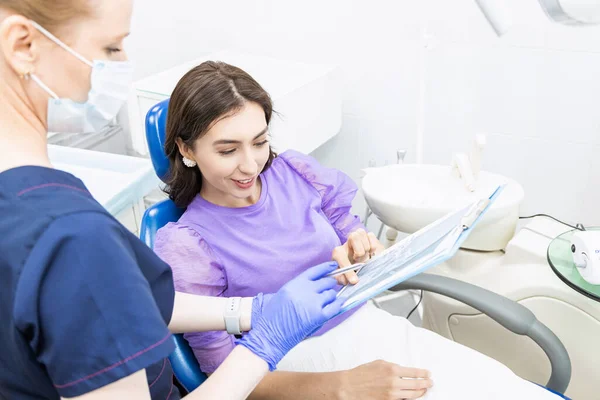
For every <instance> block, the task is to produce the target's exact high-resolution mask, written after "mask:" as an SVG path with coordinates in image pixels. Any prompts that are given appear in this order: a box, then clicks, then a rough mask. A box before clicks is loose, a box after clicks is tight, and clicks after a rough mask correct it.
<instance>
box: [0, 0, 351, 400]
mask: <svg viewBox="0 0 600 400" xmlns="http://www.w3.org/2000/svg"><path fill="white" fill-rule="evenodd" d="M131 9H132V2H131V0H52V1H50V0H0V238H1V239H0V320H1V321H2V323H1V324H0V399H23V400H33V399H36V400H37V399H60V398H77V399H83V400H97V399H124V398H126V399H133V400H137V399H161V400H162V399H169V400H174V399H179V398H180V395H179V393H178V390H177V388H176V387H174V386H173V376H172V371H171V368H170V364H169V362H168V359H167V357H168V355H169V354H170V353H171V352H172V351H173V349H174V345H173V342H172V340H171V332H188V331H202V330H223V329H225V322H224V318H223V310H225V308H226V307H231V308H233V309H234V310H239V311H237V312H236V313H234V314H233V321H232V323H233V324H234V325H236V326H237V327H238V328H241V329H242V330H250V328H252V329H251V331H250V333H249V334H247V335H245V336H244V337H243V339H241V340H239V341H238V346H237V347H236V349H235V350H234V351H233V353H231V355H230V356H229V358H228V359H227V360H226V362H225V363H224V364H223V365H222V366H221V367H220V368H219V370H217V372H216V373H215V374H214V375H212V376H211V377H210V379H209V380H208V381H207V382H206V383H205V384H203V385H202V386H201V387H200V388H198V389H197V390H196V391H194V392H193V393H191V394H190V395H189V396H188V398H189V399H190V400H193V399H199V398H202V399H243V398H246V397H247V396H248V394H249V393H250V392H251V391H252V389H253V388H254V386H255V385H256V384H257V383H258V382H259V381H260V380H261V378H262V377H263V376H264V374H266V373H267V372H268V371H269V370H273V369H274V368H275V366H276V365H277V363H278V362H279V360H281V358H282V357H283V356H284V355H285V354H286V353H287V352H288V351H289V350H290V349H292V348H293V347H294V346H295V345H296V344H298V343H299V342H300V341H301V340H303V339H304V338H305V337H306V336H307V335H309V334H310V333H312V332H313V331H314V330H316V329H317V328H318V327H320V325H321V324H323V323H324V322H326V321H327V320H328V319H329V318H331V317H333V316H334V315H336V314H337V313H338V312H339V310H340V303H339V302H338V301H336V300H335V291H334V290H333V289H334V287H335V285H336V281H335V280H334V279H333V278H325V277H324V276H325V275H326V274H327V273H328V272H330V271H332V270H334V269H335V268H336V267H337V266H336V265H335V264H331V263H329V264H323V265H320V266H317V267H314V268H312V269H309V270H308V271H306V272H305V273H303V274H302V275H300V276H299V277H297V278H295V279H294V280H292V281H290V282H289V283H288V284H286V285H285V286H284V287H283V288H282V289H281V290H280V291H279V292H278V293H276V294H274V295H259V296H257V297H256V298H246V299H242V300H241V302H238V301H237V300H235V301H230V300H229V299H220V298H219V299H215V298H203V297H199V296H192V295H185V294H181V293H177V294H176V293H175V291H174V288H173V280H172V275H171V270H170V268H169V266H168V265H166V264H165V263H163V262H162V261H161V260H160V259H159V258H158V257H156V256H155V255H154V253H153V252H152V251H151V250H150V249H149V248H147V247H146V246H145V245H144V244H143V243H142V242H141V241H139V240H138V239H137V238H136V237H135V236H134V235H132V234H131V233H129V232H127V231H126V229H125V228H124V227H123V226H121V225H120V224H119V223H118V222H116V221H115V220H114V218H112V217H111V216H110V215H109V214H108V213H107V212H106V211H105V210H104V209H103V208H102V207H101V206H100V204H99V203H98V202H96V201H95V200H94V198H93V197H92V196H91V195H90V193H89V192H88V190H87V188H86V187H85V186H84V184H83V183H82V182H81V181H80V180H79V179H77V178H76V177H74V176H72V175H70V174H68V173H65V172H62V171H58V170H55V169H53V167H52V165H51V164H50V161H49V158H48V150H47V133H48V132H71V133H81V132H91V131H98V130H100V129H102V128H103V127H105V126H106V125H107V124H108V123H109V122H110V121H111V120H112V119H113V118H114V117H115V116H116V114H117V112H118V111H119V109H120V108H121V106H122V104H123V103H124V101H125V99H126V95H127V91H128V89H129V85H130V83H131V79H132V68H131V65H130V64H129V63H128V62H127V61H126V59H127V57H126V55H125V52H124V51H123V40H124V38H125V37H126V36H127V34H128V32H129V26H130V17H131Z"/></svg>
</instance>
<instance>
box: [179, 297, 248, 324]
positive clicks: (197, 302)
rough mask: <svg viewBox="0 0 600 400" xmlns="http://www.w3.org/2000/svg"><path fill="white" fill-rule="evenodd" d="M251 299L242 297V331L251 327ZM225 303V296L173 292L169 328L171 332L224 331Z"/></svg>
mask: <svg viewBox="0 0 600 400" xmlns="http://www.w3.org/2000/svg"><path fill="white" fill-rule="evenodd" d="M252 300H253V298H252V297H244V298H242V303H241V306H240V308H241V318H240V328H241V330H242V331H244V332H247V331H249V330H250V328H251V316H252ZM226 304H227V298H226V297H209V296H198V295H194V294H188V293H181V292H175V304H174V306H173V314H172V316H171V321H170V323H169V330H170V331H171V332H173V333H187V332H207V331H224V330H225V320H224V318H223V315H224V311H225V306H226Z"/></svg>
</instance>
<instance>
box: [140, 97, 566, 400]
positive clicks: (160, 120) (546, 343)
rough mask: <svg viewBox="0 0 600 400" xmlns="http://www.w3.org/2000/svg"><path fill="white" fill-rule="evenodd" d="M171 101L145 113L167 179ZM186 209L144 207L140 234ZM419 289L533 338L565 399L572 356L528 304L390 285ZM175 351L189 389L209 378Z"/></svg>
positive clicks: (552, 384)
mask: <svg viewBox="0 0 600 400" xmlns="http://www.w3.org/2000/svg"><path fill="white" fill-rule="evenodd" d="M168 106H169V100H168V99H167V100H164V101H162V102H160V103H158V104H157V105H155V106H154V107H153V108H152V109H150V111H149V112H148V114H147V116H146V138H147V140H148V147H149V151H150V157H151V159H152V164H153V166H154V170H155V172H156V174H157V175H158V177H159V178H160V179H161V180H163V181H165V178H166V176H167V174H168V172H169V161H168V159H167V157H166V155H165V153H164V143H165V134H166V132H165V131H166V122H167V110H168ZM184 211H185V210H183V209H180V208H177V207H176V206H175V204H174V203H173V202H172V201H171V200H164V201H162V202H160V203H158V204H155V205H153V206H151V207H150V208H148V210H146V212H145V214H144V217H143V219H142V227H141V230H140V236H141V239H142V240H143V241H144V242H145V243H146V244H147V245H148V246H149V247H150V248H154V237H155V235H156V232H157V231H158V229H160V228H161V227H163V226H164V225H166V224H167V223H168V222H175V221H177V220H178V219H179V217H180V216H181V215H182V214H183V212H184ZM410 289H420V290H426V291H430V292H434V293H438V294H441V295H444V296H448V297H451V298H453V299H456V300H458V301H461V302H463V303H465V304H468V305H469V306H471V307H473V308H475V309H477V310H479V311H480V312H483V313H485V314H487V315H488V316H489V317H490V318H492V319H493V320H495V321H496V322H498V323H499V324H500V325H502V326H503V327H505V328H506V329H508V330H510V331H511V332H514V333H516V334H518V335H525V336H528V337H530V338H531V339H532V340H533V341H535V342H536V343H537V344H538V345H539V346H540V347H541V348H542V350H544V352H545V353H546V355H547V356H548V358H549V360H550V365H551V368H552V372H551V375H550V379H549V380H548V382H547V384H546V389H547V390H549V391H551V392H553V393H555V394H557V395H558V396H560V397H562V398H565V399H566V397H564V396H563V395H562V393H564V392H565V391H566V389H567V387H568V386H569V381H570V380H571V361H570V358H569V354H568V353H567V350H566V349H565V347H564V346H563V344H562V343H561V341H560V340H559V339H558V337H557V336H556V335H555V334H554V333H553V332H552V331H550V330H549V329H548V328H547V327H546V326H545V325H543V324H542V323H541V322H540V321H538V320H537V318H536V317H535V315H534V314H533V313H532V312H531V311H529V309H527V308H525V307H524V306H522V305H520V304H518V303H516V302H514V301H512V300H509V299H507V298H505V297H503V296H500V295H498V294H496V293H493V292H490V291H488V290H485V289H482V288H480V287H477V286H474V285H471V284H468V283H465V282H461V281H458V280H455V279H451V278H447V277H442V276H437V275H431V274H420V275H417V276H415V277H414V278H412V279H409V280H407V281H405V282H402V283H401V284H399V285H397V286H395V287H393V288H392V289H390V290H391V291H400V290H410ZM173 340H174V341H175V351H174V352H173V353H172V354H171V355H170V356H169V360H170V362H171V365H172V367H173V372H174V374H175V377H176V378H177V380H178V382H179V383H180V384H181V386H183V388H184V389H185V390H186V391H187V392H191V391H192V390H194V389H195V388H197V387H198V386H199V385H201V384H202V382H204V381H205V380H206V379H207V377H206V375H205V374H204V373H202V371H201V370H200V366H199V365H198V362H197V360H196V358H195V356H194V354H193V352H192V350H191V348H190V347H189V345H188V343H187V342H186V341H185V339H184V338H183V335H173Z"/></svg>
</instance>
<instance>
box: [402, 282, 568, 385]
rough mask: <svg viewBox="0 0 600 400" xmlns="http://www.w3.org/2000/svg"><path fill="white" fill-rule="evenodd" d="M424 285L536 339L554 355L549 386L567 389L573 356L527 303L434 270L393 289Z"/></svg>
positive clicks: (509, 328) (424, 288) (506, 326)
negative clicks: (571, 356)
mask: <svg viewBox="0 0 600 400" xmlns="http://www.w3.org/2000/svg"><path fill="white" fill-rule="evenodd" d="M408 289H422V290H425V291H428V292H433V293H437V294H441V295H444V296H447V297H450V298H452V299H456V300H458V301H461V302H463V303H465V304H467V305H469V306H471V307H473V308H475V309H477V310H479V311H481V312H482V313H484V314H486V315H487V316H489V317H490V318H492V319H493V320H494V321H496V322H498V323H499V324H500V325H502V326H503V327H505V328H506V329H508V330H510V331H511V332H514V333H516V334H519V335H526V336H529V337H530V338H531V339H533V341H534V342H536V343H537V344H538V345H539V346H540V347H541V348H542V350H544V353H546V355H547V356H548V358H549V359H550V365H551V368H552V373H551V375H550V379H549V380H548V383H547V384H546V386H547V387H548V388H549V389H552V390H554V391H556V392H559V393H564V392H565V391H566V390H567V387H568V386H569V382H570V381H571V359H570V357H569V353H568V352H567V349H566V348H565V346H564V345H563V344H562V342H561V341H560V339H559V338H558V337H557V336H556V335H555V334H554V332H552V331H551V330H550V329H548V327H547V326H546V325H544V324H542V323H541V322H540V321H538V319H537V318H536V317H535V315H534V314H533V313H532V312H531V311H530V310H529V309H528V308H526V307H525V306H523V305H521V304H519V303H517V302H515V301H512V300H510V299H508V298H506V297H504V296H501V295H499V294H497V293H494V292H492V291H489V290H487V289H483V288H481V287H479V286H475V285H472V284H470V283H466V282H462V281H459V280H456V279H452V278H448V277H445V276H439V275H433V274H420V275H417V276H415V277H413V278H411V279H408V280H406V281H404V282H402V283H400V284H399V285H396V286H394V287H393V288H391V289H390V290H391V291H399V290H408Z"/></svg>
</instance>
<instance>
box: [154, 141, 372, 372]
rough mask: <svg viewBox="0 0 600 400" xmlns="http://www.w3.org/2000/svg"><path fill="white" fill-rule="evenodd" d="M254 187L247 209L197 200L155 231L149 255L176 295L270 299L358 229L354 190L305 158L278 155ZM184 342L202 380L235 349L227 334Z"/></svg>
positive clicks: (328, 256)
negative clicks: (168, 273) (159, 262)
mask: <svg viewBox="0 0 600 400" xmlns="http://www.w3.org/2000/svg"><path fill="white" fill-rule="evenodd" d="M261 182H262V192H261V195H260V198H259V200H258V202H257V203H256V204H254V205H251V206H249V207H243V208H228V207H222V206H218V205H215V204H212V203H209V202H208V201H206V200H204V199H203V198H202V197H201V196H199V195H198V196H196V198H195V199H194V200H193V201H192V203H191V204H190V206H189V207H188V208H187V210H186V212H185V213H184V214H183V215H182V217H181V218H180V219H179V221H178V222H176V223H169V224H167V225H166V226H165V227H163V228H162V229H160V230H159V231H158V233H157V235H156V240H155V245H154V250H155V251H156V253H157V254H158V255H159V256H160V257H161V258H162V259H163V260H164V261H165V262H167V263H168V264H169V265H170V266H171V268H172V269H173V278H174V282H175V289H176V290H177V291H179V292H184V293H193V294H199V295H205V296H224V297H233V296H241V297H251V296H255V295H256V294H258V293H259V292H263V293H274V292H276V291H277V290H279V288H281V286H283V285H284V284H285V283H286V282H288V281H289V280H290V279H292V278H294V277H295V276H297V275H298V274H300V273H301V272H302V271H304V270H306V269H307V268H309V267H311V266H313V265H317V264H320V263H322V262H326V261H329V260H331V253H332V251H333V249H334V248H335V247H336V246H339V245H340V244H341V243H345V242H346V240H347V237H348V235H349V234H350V233H351V232H353V231H355V230H357V229H359V228H363V229H364V227H363V225H362V224H361V222H360V220H359V218H358V217H356V216H354V215H352V214H350V207H351V203H352V199H353V198H354V195H355V194H356V191H357V187H356V185H355V184H354V182H353V181H352V180H351V179H350V178H349V177H348V176H346V175H344V174H343V173H342V172H340V171H338V170H335V169H329V168H324V167H323V166H321V165H320V164H319V163H318V162H317V161H316V160H315V159H313V158H311V157H309V156H306V155H304V154H301V153H298V152H296V151H291V150H290V151H286V152H285V153H283V154H281V155H280V156H279V157H277V158H275V159H274V161H273V164H272V165H271V167H270V168H269V169H268V170H267V171H266V172H264V173H263V174H261ZM353 311H356V309H355V310H353ZM353 311H350V312H347V313H345V314H343V315H340V316H338V317H336V318H334V319H333V320H331V321H329V322H328V323H327V324H326V325H325V326H324V327H323V328H321V330H319V331H318V332H317V333H316V335H320V334H323V333H324V332H326V331H328V330H329V329H331V328H333V327H335V326H337V325H338V324H339V323H340V322H342V321H343V320H345V319H346V318H348V317H349V316H350V315H351V314H352V313H353ZM184 336H185V338H186V339H187V340H188V342H189V343H190V346H191V347H192V349H193V351H194V354H195V355H196V358H197V359H198V362H199V363H200V367H201V368H202V371H204V372H206V373H211V372H214V371H215V370H216V369H217V367H218V366H219V365H220V364H221V363H222V362H223V361H224V360H225V358H226V357H227V356H228V355H229V353H230V352H231V351H232V350H233V348H234V346H235V344H234V337H233V336H230V335H229V334H227V332H201V333H189V334H186V335H184Z"/></svg>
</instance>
